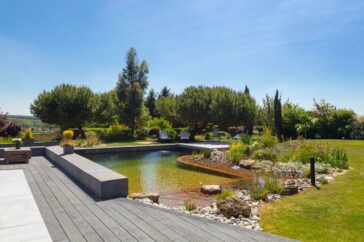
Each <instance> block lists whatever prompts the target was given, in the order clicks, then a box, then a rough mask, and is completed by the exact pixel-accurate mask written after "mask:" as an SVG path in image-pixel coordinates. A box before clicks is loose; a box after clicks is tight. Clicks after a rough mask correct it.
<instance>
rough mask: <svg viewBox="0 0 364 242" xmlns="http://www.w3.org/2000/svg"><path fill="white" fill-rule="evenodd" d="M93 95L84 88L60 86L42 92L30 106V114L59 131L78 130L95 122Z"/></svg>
mask: <svg viewBox="0 0 364 242" xmlns="http://www.w3.org/2000/svg"><path fill="white" fill-rule="evenodd" d="M96 108H97V105H96V97H95V94H94V93H93V92H92V91H91V90H90V89H89V88H88V87H85V86H81V87H77V86H72V85H69V84H61V85H59V86H57V87H55V88H54V89H53V90H51V91H43V92H42V93H41V94H39V96H38V97H37V98H36V99H35V100H34V102H33V104H31V106H30V112H31V113H32V114H33V115H34V116H35V117H37V118H39V119H40V120H42V122H44V123H48V124H55V125H58V126H60V127H61V129H63V130H64V129H68V128H78V129H79V130H80V133H81V135H84V133H83V131H82V127H84V126H86V125H88V124H91V123H93V122H94V121H95V111H96Z"/></svg>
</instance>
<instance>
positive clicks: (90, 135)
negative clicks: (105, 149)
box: [84, 131, 100, 147]
mask: <svg viewBox="0 0 364 242" xmlns="http://www.w3.org/2000/svg"><path fill="white" fill-rule="evenodd" d="M99 143H100V140H99V137H98V135H97V134H96V132H93V131H88V132H87V134H86V139H85V140H84V145H85V146H86V147H94V146H96V145H98V144H99Z"/></svg>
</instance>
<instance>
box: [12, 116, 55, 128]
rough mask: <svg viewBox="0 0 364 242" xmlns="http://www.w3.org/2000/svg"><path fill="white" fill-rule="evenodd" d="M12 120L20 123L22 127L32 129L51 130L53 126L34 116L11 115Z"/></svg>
mask: <svg viewBox="0 0 364 242" xmlns="http://www.w3.org/2000/svg"><path fill="white" fill-rule="evenodd" d="M8 117H9V119H10V120H13V121H15V122H18V123H19V124H20V125H22V126H26V127H32V128H51V127H54V126H53V125H49V124H45V123H43V122H42V121H41V120H40V119H38V118H36V117H33V116H23V115H9V116H8Z"/></svg>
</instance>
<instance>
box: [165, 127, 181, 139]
mask: <svg viewBox="0 0 364 242" xmlns="http://www.w3.org/2000/svg"><path fill="white" fill-rule="evenodd" d="M166 131H167V133H168V137H170V138H172V139H177V138H178V133H177V131H176V130H174V129H172V128H170V129H166Z"/></svg>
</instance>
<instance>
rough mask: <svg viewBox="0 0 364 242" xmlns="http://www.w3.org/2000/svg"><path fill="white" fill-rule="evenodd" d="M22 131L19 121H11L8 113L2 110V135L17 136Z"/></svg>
mask: <svg viewBox="0 0 364 242" xmlns="http://www.w3.org/2000/svg"><path fill="white" fill-rule="evenodd" d="M20 131H21V127H20V125H19V124H18V123H16V122H13V121H10V120H9V119H8V115H7V114H2V113H1V112H0V137H9V136H10V137H16V136H18V134H19V133H20Z"/></svg>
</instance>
